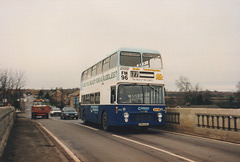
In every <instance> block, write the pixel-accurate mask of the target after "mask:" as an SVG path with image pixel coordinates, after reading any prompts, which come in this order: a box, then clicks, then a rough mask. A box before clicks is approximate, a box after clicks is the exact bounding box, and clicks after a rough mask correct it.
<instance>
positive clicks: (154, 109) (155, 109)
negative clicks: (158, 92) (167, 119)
mask: <svg viewBox="0 0 240 162" xmlns="http://www.w3.org/2000/svg"><path fill="white" fill-rule="evenodd" d="M153 111H155V112H156V111H161V109H160V108H153Z"/></svg>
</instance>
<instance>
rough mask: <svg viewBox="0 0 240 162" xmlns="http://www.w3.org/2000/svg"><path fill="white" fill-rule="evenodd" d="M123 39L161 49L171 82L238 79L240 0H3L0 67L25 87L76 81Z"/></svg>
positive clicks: (231, 87)
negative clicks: (16, 74) (18, 75)
mask: <svg viewBox="0 0 240 162" xmlns="http://www.w3.org/2000/svg"><path fill="white" fill-rule="evenodd" d="M120 47H134V48H146V49H153V50H157V51H159V52H160V53H161V54H162V58H163V63H164V76H165V77H164V78H165V81H166V88H167V89H168V90H173V91H174V90H177V88H176V86H175V81H176V80H177V79H178V78H179V77H180V76H184V77H187V78H188V79H189V81H190V82H191V83H192V84H193V85H195V84H197V83H198V84H199V86H200V87H201V88H202V89H203V90H205V89H208V90H218V91H235V90H236V89H237V88H236V85H237V83H238V82H239V81H240V0H1V1H0V69H14V70H21V71H25V73H26V76H27V78H28V82H27V85H26V87H25V88H35V89H37V88H45V89H46V88H56V87H63V88H75V87H80V74H81V72H82V71H83V70H84V69H85V68H87V67H89V66H91V65H92V64H94V63H96V62H98V61H99V60H101V59H103V58H104V57H105V56H106V55H108V54H110V53H112V52H114V51H115V50H117V49H118V48H120Z"/></svg>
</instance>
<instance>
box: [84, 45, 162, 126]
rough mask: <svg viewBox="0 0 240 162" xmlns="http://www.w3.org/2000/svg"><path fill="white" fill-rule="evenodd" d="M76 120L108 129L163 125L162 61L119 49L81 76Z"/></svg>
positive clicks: (157, 56)
mask: <svg viewBox="0 0 240 162" xmlns="http://www.w3.org/2000/svg"><path fill="white" fill-rule="evenodd" d="M80 102H81V105H80V118H81V119H82V120H83V123H86V122H93V123H98V124H101V125H102V127H103V129H104V130H108V129H109V127H110V126H137V127H149V126H159V125H164V123H165V120H164V118H165V101H164V81H163V67H162V58H161V55H160V53H159V52H158V51H155V50H147V49H131V48H120V49H118V50H117V51H116V52H114V53H112V54H111V55H109V56H107V57H106V58H104V59H103V60H101V61H100V62H98V63H97V64H94V65H93V66H91V67H90V68H88V69H86V70H85V71H83V72H82V75H81V85H80Z"/></svg>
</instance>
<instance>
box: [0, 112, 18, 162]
mask: <svg viewBox="0 0 240 162" xmlns="http://www.w3.org/2000/svg"><path fill="white" fill-rule="evenodd" d="M14 119H15V108H14V107H0V159H1V156H2V153H3V151H4V148H5V146H6V143H7V140H8V137H9V134H10V131H11V129H12V126H13V124H14Z"/></svg>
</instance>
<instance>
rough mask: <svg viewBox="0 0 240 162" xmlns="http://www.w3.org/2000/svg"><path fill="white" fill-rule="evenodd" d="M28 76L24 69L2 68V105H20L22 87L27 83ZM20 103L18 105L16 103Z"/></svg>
mask: <svg viewBox="0 0 240 162" xmlns="http://www.w3.org/2000/svg"><path fill="white" fill-rule="evenodd" d="M26 81H27V80H26V76H25V73H24V72H22V71H15V72H13V71H12V70H7V69H1V70H0V105H3V104H4V105H6V103H11V104H12V105H15V106H19V98H20V97H21V88H23V87H24V86H25V84H26ZM1 103H2V104H1ZM16 103H18V105H16Z"/></svg>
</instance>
